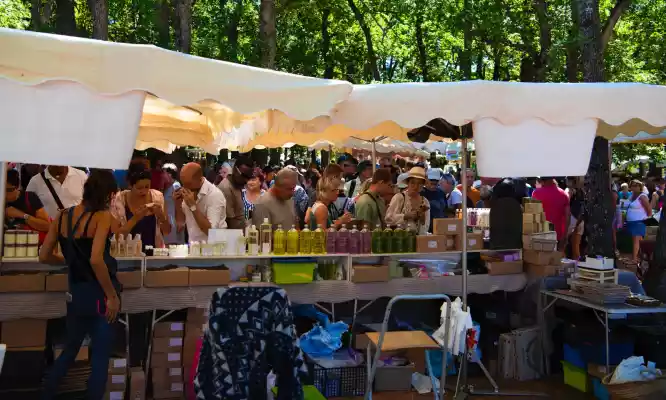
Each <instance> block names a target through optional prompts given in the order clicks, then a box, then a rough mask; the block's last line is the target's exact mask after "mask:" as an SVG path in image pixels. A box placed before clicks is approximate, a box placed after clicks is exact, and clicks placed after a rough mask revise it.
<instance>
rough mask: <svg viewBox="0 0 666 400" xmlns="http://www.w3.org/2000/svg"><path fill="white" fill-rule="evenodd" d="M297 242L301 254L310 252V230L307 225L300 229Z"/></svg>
mask: <svg viewBox="0 0 666 400" xmlns="http://www.w3.org/2000/svg"><path fill="white" fill-rule="evenodd" d="M299 242H300V243H299V246H298V247H299V249H300V252H301V254H312V231H311V230H309V229H308V228H307V226H306V227H305V228H304V229H303V230H302V231H301V233H300V235H299Z"/></svg>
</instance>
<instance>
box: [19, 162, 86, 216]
mask: <svg viewBox="0 0 666 400" xmlns="http://www.w3.org/2000/svg"><path fill="white" fill-rule="evenodd" d="M87 179H88V175H86V173H85V172H83V171H81V170H80V169H76V168H72V167H63V166H57V165H50V166H48V167H47V168H46V169H45V170H44V172H42V173H41V174H37V175H35V176H33V177H32V178H31V179H30V182H29V183H28V187H27V188H26V192H33V193H35V194H36V195H37V197H39V200H40V201H41V202H42V204H44V209H45V210H46V213H47V214H48V215H49V218H56V217H57V216H58V210H60V209H67V208H70V207H73V206H75V205H77V204H79V203H80V202H81V199H82V198H83V185H84V184H85V183H86V180H87ZM47 182H48V184H47ZM49 184H50V186H51V188H53V193H52V192H51V189H50V188H49Z"/></svg>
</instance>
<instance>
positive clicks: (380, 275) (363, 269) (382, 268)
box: [352, 265, 391, 283]
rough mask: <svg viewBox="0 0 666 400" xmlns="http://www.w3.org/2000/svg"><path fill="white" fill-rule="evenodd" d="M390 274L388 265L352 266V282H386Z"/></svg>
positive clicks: (389, 278)
mask: <svg viewBox="0 0 666 400" xmlns="http://www.w3.org/2000/svg"><path fill="white" fill-rule="evenodd" d="M389 280H391V274H390V270H389V267H388V265H354V266H353V267H352V282H356V283H363V282H388V281H389Z"/></svg>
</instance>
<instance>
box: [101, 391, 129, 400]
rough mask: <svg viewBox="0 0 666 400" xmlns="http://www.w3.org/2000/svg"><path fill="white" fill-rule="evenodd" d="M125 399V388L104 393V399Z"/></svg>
mask: <svg viewBox="0 0 666 400" xmlns="http://www.w3.org/2000/svg"><path fill="white" fill-rule="evenodd" d="M124 399H125V391H124V390H119V391H113V392H106V393H104V400H124Z"/></svg>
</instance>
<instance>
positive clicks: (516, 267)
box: [486, 261, 523, 275]
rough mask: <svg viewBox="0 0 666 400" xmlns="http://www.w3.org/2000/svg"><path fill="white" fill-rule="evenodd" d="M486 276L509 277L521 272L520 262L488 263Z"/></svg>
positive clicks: (521, 263) (521, 265) (521, 264)
mask: <svg viewBox="0 0 666 400" xmlns="http://www.w3.org/2000/svg"><path fill="white" fill-rule="evenodd" d="M486 268H488V275H511V274H520V273H522V272H523V262H522V261H488V262H486Z"/></svg>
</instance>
